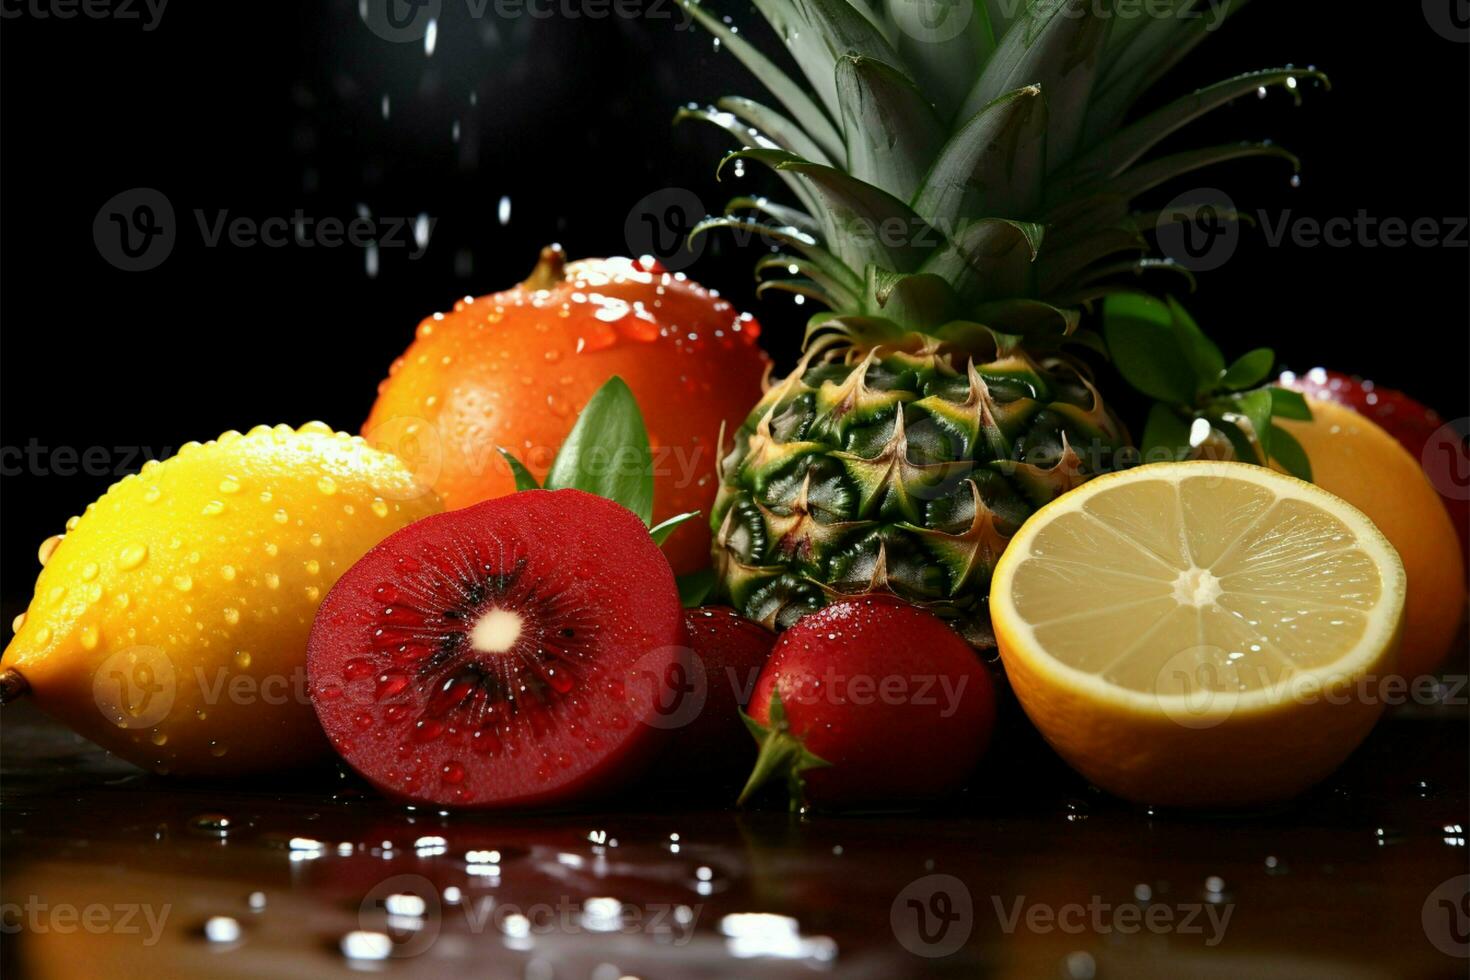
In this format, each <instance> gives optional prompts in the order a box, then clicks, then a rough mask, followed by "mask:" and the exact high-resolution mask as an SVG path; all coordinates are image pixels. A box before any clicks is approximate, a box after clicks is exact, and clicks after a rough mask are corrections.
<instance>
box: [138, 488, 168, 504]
mask: <svg viewBox="0 0 1470 980" xmlns="http://www.w3.org/2000/svg"><path fill="white" fill-rule="evenodd" d="M162 496H163V491H162V490H160V489H158V487H156V486H153V487H149V488H148V489H147V490H144V491H143V502H144V503H148V504H156V503H158V499H159V498H160V497H162Z"/></svg>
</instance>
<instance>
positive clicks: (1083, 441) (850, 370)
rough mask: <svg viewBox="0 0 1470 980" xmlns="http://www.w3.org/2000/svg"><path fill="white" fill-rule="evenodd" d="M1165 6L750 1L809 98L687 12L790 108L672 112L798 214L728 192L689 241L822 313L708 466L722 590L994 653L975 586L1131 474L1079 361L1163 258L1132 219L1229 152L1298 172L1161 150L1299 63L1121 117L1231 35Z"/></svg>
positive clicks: (1096, 0)
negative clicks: (911, 624) (895, 620)
mask: <svg viewBox="0 0 1470 980" xmlns="http://www.w3.org/2000/svg"><path fill="white" fill-rule="evenodd" d="M1242 2H1243V0H1242ZM1008 3H1009V5H1008ZM1240 5H1241V4H1240V3H1237V4H1235V5H1233V6H1232V7H1230V8H1229V10H1230V11H1231V12H1233V11H1234V10H1235V9H1238V7H1239V6H1240ZM1166 6H1167V7H1168V8H1169V10H1170V12H1171V14H1172V15H1171V16H1169V17H1158V16H1153V17H1148V16H1144V15H1143V13H1142V8H1138V7H1136V6H1135V7H1133V8H1132V10H1133V14H1134V16H1133V17H1132V18H1131V19H1129V18H1127V17H1120V16H1117V15H1116V14H1117V12H1116V11H1115V9H1114V6H1113V3H1112V2H1111V0H1033V2H1031V3H1029V4H1024V3H1023V0H973V2H972V0H871V2H868V0H755V7H756V8H757V9H758V10H759V11H760V13H761V14H762V15H763V16H764V17H765V19H766V20H767V21H768V22H769V23H770V25H771V27H772V28H773V29H774V30H775V32H776V33H777V34H778V35H779V36H780V37H781V38H783V39H784V40H785V42H786V46H787V50H788V52H789V54H790V56H791V60H792V61H794V63H795V65H796V66H797V68H799V70H800V71H801V73H802V74H803V75H804V76H805V78H806V85H805V86H803V85H801V84H799V83H798V82H796V81H795V80H793V79H792V78H791V77H789V76H788V75H787V74H785V73H783V72H782V71H781V70H780V69H779V68H778V67H776V65H775V64H774V63H773V62H772V61H770V60H769V59H767V58H766V57H765V56H764V55H763V54H761V53H760V51H759V50H758V49H757V48H756V47H755V46H754V45H753V44H752V43H751V42H749V41H748V40H747V39H746V38H745V36H744V35H743V34H742V33H740V32H739V30H738V29H737V28H735V27H733V26H731V25H730V24H729V22H728V19H727V18H721V17H718V16H716V15H714V14H712V13H711V12H710V11H709V10H707V9H706V8H704V7H702V6H699V5H697V4H692V3H691V4H689V6H688V9H689V10H690V13H691V14H692V15H693V17H694V18H695V19H697V20H698V22H699V23H700V24H702V25H703V27H705V28H706V29H707V30H709V31H710V32H712V33H713V34H714V35H715V37H716V38H718V39H719V41H720V43H721V44H723V45H724V47H725V48H726V50H728V51H729V52H730V53H731V54H733V55H734V56H735V57H736V58H738V59H739V60H740V61H741V62H742V63H743V64H744V65H745V66H746V67H747V68H748V69H750V70H751V71H752V72H753V73H754V74H755V75H756V76H757V77H758V78H759V80H760V81H761V82H763V83H764V85H765V87H766V88H767V89H768V90H769V91H770V92H771V94H772V95H774V96H775V98H776V100H777V101H778V102H779V103H780V104H781V106H782V109H780V110H778V109H774V108H771V107H768V106H766V105H763V104H760V103H758V102H755V101H752V100H749V99H745V98H734V97H731V98H725V99H722V100H720V101H719V102H717V103H716V104H715V105H713V106H706V107H700V106H695V105H691V106H689V107H687V108H685V109H684V110H682V111H681V112H680V118H684V119H697V120H702V121H705V122H709V123H713V124H715V125H717V126H719V127H721V128H723V129H725V130H726V131H727V132H729V133H730V135H732V136H733V137H734V138H735V140H736V142H737V144H738V146H739V148H738V149H736V150H734V151H733V152H731V153H730V154H728V155H727V156H726V157H725V159H724V161H722V162H721V165H720V166H721V169H723V168H725V167H726V166H728V165H731V164H734V165H736V166H737V167H743V166H744V163H743V162H744V161H750V162H753V163H758V164H762V165H764V166H766V167H769V168H771V169H772V170H773V171H774V172H775V173H776V175H777V176H778V177H779V178H780V179H781V180H782V181H783V182H784V183H785V185H786V187H787V188H788V190H789V191H790V193H791V195H792V197H793V198H795V201H796V204H797V205H798V206H790V205H787V204H780V203H776V202H774V201H771V200H769V199H767V198H764V197H738V198H736V199H734V200H732V201H731V202H730V203H729V205H728V207H727V208H726V211H725V213H724V215H722V216H719V217H712V218H709V219H707V220H706V221H704V222H702V223H701V224H700V225H699V227H698V228H697V229H696V231H697V232H700V233H702V232H705V231H708V230H710V229H715V228H726V229H734V230H735V231H736V232H738V233H740V234H742V235H745V236H751V237H759V239H760V240H762V241H763V242H766V243H768V244H769V243H775V247H773V248H772V250H771V252H770V254H767V255H765V256H763V257H762V258H761V259H760V260H759V262H758V263H757V266H756V275H757V277H758V278H760V279H761V280H762V284H761V289H762V290H766V289H779V290H786V291H789V292H793V293H796V294H798V295H799V296H800V297H802V298H803V301H804V300H808V299H809V300H811V301H813V302H815V303H818V304H820V305H821V306H824V307H826V309H825V310H824V311H822V312H820V313H818V314H816V315H815V316H813V317H812V318H811V320H810V322H809V325H808V328H807V338H806V345H805V351H804V355H803V357H802V358H801V360H800V363H799V364H798V365H797V367H796V369H795V370H794V371H793V372H792V373H791V374H790V375H788V376H787V377H786V378H785V379H783V380H780V381H777V382H775V383H774V384H771V385H770V386H769V387H768V389H767V391H766V393H765V396H764V398H762V400H761V401H760V403H759V404H758V405H756V407H755V409H754V410H753V411H752V412H751V413H750V416H749V418H748V419H747V420H746V422H745V423H744V425H742V426H741V428H740V429H739V431H738V432H736V433H734V445H733V449H732V450H731V451H730V452H729V454H728V455H726V456H724V458H723V459H722V460H721V464H720V471H719V477H720V482H721V490H720V494H719V498H718V500H717V503H716V506H715V509H714V513H713V515H712V526H713V527H714V529H715V531H716V535H717V538H716V543H715V546H714V561H715V571H716V576H717V582H716V586H715V590H716V594H717V595H720V596H722V597H723V598H725V599H726V600H728V601H730V602H732V603H733V604H734V605H735V606H736V607H737V608H738V609H739V610H741V612H742V613H744V614H745V615H746V616H748V617H750V618H752V619H756V620H759V621H761V622H764V623H766V624H767V625H770V626H772V627H776V628H780V627H784V626H787V625H790V623H792V622H794V621H795V620H796V619H797V618H799V617H800V616H802V615H804V614H805V613H807V612H808V611H810V610H812V609H815V608H818V607H820V606H822V605H824V604H826V603H827V602H829V601H832V600H834V599H836V598H839V597H846V596H852V595H861V594H866V593H871V592H892V593H895V594H897V595H899V596H901V597H902V598H904V599H906V600H909V601H911V602H914V603H917V604H919V605H921V606H924V607H926V608H929V609H930V610H931V611H933V612H935V613H937V614H939V615H941V616H944V617H945V618H947V619H949V620H950V621H951V622H952V624H953V625H954V626H955V627H956V628H957V629H958V630H959V631H960V632H961V633H962V634H963V635H964V636H965V637H966V638H967V639H968V640H969V641H970V642H971V643H972V644H974V645H975V646H977V647H979V648H987V647H990V646H992V645H993V640H992V638H991V634H990V626H989V616H988V612H987V609H986V593H987V590H988V587H989V582H990V575H991V570H992V568H993V567H994V565H995V562H996V559H997V557H998V556H999V554H1000V552H1001V550H1002V549H1004V548H1005V546H1006V541H1007V539H1008V538H1009V537H1010V535H1011V534H1012V533H1014V531H1015V530H1016V528H1017V527H1019V525H1020V523H1021V522H1022V521H1023V520H1025V518H1026V517H1027V515H1029V514H1030V513H1031V512H1032V511H1033V510H1035V509H1036V508H1037V507H1039V506H1041V505H1043V504H1045V503H1046V502H1047V501H1049V500H1051V499H1052V498H1053V497H1055V496H1057V495H1058V494H1061V493H1063V492H1065V491H1066V490H1068V489H1070V488H1071V487H1074V486H1076V485H1078V484H1079V483H1081V482H1082V481H1084V480H1087V479H1088V478H1089V477H1091V476H1093V475H1095V474H1097V473H1099V472H1102V471H1105V470H1107V469H1109V468H1111V467H1113V466H1114V465H1116V464H1122V463H1126V462H1127V460H1126V457H1123V456H1122V455H1121V453H1120V450H1123V449H1124V448H1125V447H1126V446H1127V445H1128V443H1129V438H1128V435H1127V433H1126V431H1125V430H1124V428H1123V426H1122V425H1121V424H1120V423H1119V422H1118V420H1117V419H1116V418H1115V417H1114V416H1113V414H1112V413H1111V412H1110V411H1109V409H1108V407H1107V406H1106V404H1105V403H1104V401H1103V398H1102V397H1101V395H1100V394H1099V393H1098V391H1097V389H1096V388H1095V387H1094V385H1093V382H1092V379H1091V377H1090V376H1089V373H1088V371H1087V369H1086V367H1085V366H1084V364H1083V363H1082V362H1081V361H1080V360H1079V359H1078V358H1077V356H1076V354H1077V352H1078V351H1079V350H1081V349H1084V348H1087V347H1092V348H1094V349H1098V350H1101V348H1102V344H1101V341H1100V339H1099V338H1098V337H1097V335H1096V334H1095V333H1093V332H1092V331H1090V330H1087V329H1083V328H1082V327H1081V325H1080V319H1081V313H1082V310H1083V308H1085V307H1086V306H1087V305H1088V304H1089V303H1091V302H1092V301H1094V300H1097V299H1099V298H1100V297H1104V296H1106V295H1108V294H1109V293H1110V292H1113V291H1116V290H1118V289H1121V288H1136V287H1123V286H1121V285H1120V284H1119V283H1118V280H1119V278H1120V276H1122V275H1124V274H1135V273H1138V272H1140V271H1143V270H1147V269H1151V268H1173V266H1172V264H1171V263H1170V262H1168V261H1166V260H1159V259H1155V258H1150V257H1149V256H1148V254H1147V251H1148V244H1147V242H1146V240H1145V238H1144V236H1143V230H1144V229H1145V228H1148V227H1150V226H1152V225H1154V224H1156V223H1157V221H1158V216H1156V215H1155V216H1143V215H1139V214H1135V213H1133V211H1132V210H1131V206H1130V202H1131V201H1132V199H1133V198H1134V197H1135V196H1137V195H1139V194H1141V193H1143V192H1145V191H1147V190H1150V189H1152V188H1154V187H1156V186H1158V185H1159V184H1161V183H1163V182H1165V181H1167V180H1169V179H1171V178H1173V177H1176V176H1178V175H1180V174H1184V173H1188V172H1190V171H1193V170H1196V169H1198V168H1200V167H1204V166H1206V165H1209V164H1213V163H1217V162H1220V161H1224V160H1228V159H1233V158H1239V157H1249V156H1270V157H1280V158H1283V159H1286V160H1288V161H1290V162H1291V163H1292V164H1293V166H1294V165H1295V158H1294V157H1292V156H1291V154H1289V153H1287V152H1286V151H1284V150H1282V149H1280V148H1279V147H1276V146H1274V145H1272V144H1270V143H1253V144H1252V143H1248V144H1232V145H1227V146H1217V147H1213V148H1210V149H1195V150H1186V151H1182V152H1177V153H1173V154H1168V155H1162V156H1160V155H1157V154H1151V151H1152V150H1153V149H1154V148H1155V146H1156V145H1157V144H1158V143H1160V142H1161V141H1162V140H1163V139H1165V137H1167V136H1169V135H1171V134H1172V133H1174V132H1175V131H1176V130H1178V129H1180V128H1181V127H1183V126H1184V125H1185V124H1186V123H1188V122H1190V121H1192V120H1194V119H1196V118H1197V117H1199V116H1201V115H1203V114H1205V113H1207V112H1209V111H1210V110H1212V109H1214V108H1216V107H1219V106H1221V105H1224V104H1225V103H1227V102H1229V101H1231V100H1233V99H1235V98H1236V97H1238V96H1241V95H1243V94H1246V93H1250V92H1256V91H1257V90H1259V89H1263V88H1265V87H1266V86H1273V85H1289V86H1291V87H1292V88H1295V87H1296V85H1297V79H1299V78H1300V77H1301V76H1303V75H1307V74H1313V75H1314V74H1315V73H1314V72H1301V71H1295V70H1291V69H1281V70H1273V71H1262V72H1255V73H1251V74H1246V75H1241V76H1239V77H1237V78H1233V79H1230V80H1228V81H1225V82H1221V83H1219V84H1217V85H1214V86H1211V87H1209V88H1205V89H1202V90H1200V91H1197V92H1195V93H1193V94H1191V95H1188V96H1186V97H1184V98H1182V99H1180V100H1179V101H1177V102H1173V103H1171V104H1168V105H1166V106H1165V107H1164V108H1162V109H1160V110H1158V111H1157V112H1154V113H1153V114H1151V115H1148V116H1146V117H1144V118H1142V119H1140V120H1138V121H1134V122H1128V123H1126V124H1125V117H1126V116H1127V114H1128V112H1129V110H1130V108H1131V107H1132V106H1133V104H1134V103H1135V101H1137V99H1138V98H1139V97H1140V96H1141V95H1142V94H1143V93H1144V92H1145V91H1146V90H1147V89H1148V88H1149V87H1150V86H1151V85H1152V84H1153V83H1154V82H1156V81H1157V80H1158V79H1159V78H1160V76H1162V75H1163V74H1165V73H1166V72H1167V71H1168V69H1169V68H1171V67H1172V66H1173V65H1174V64H1175V63H1176V62H1178V61H1179V59H1180V58H1182V57H1183V56H1184V55H1185V54H1186V53H1187V52H1188V51H1189V50H1190V49H1191V48H1192V47H1193V46H1194V45H1195V44H1196V43H1198V42H1199V41H1200V40H1202V39H1203V38H1204V36H1205V34H1206V33H1207V30H1208V28H1209V27H1210V26H1212V25H1213V24H1216V23H1218V18H1217V19H1215V20H1211V19H1210V17H1213V16H1214V14H1213V13H1211V12H1210V11H1204V10H1202V9H1196V8H1203V7H1204V3H1203V0H1200V2H1196V0H1172V2H1168V3H1166ZM1013 7H1023V8H1024V9H1020V10H1019V11H1017V10H1013V9H1012V8H1013ZM1148 9H1154V8H1148ZM1213 9H1214V8H1212V10H1213ZM1205 14H1210V17H1206V16H1204V15H1205ZM950 18H957V19H955V20H951V19H950ZM1185 274H1186V275H1187V273H1185ZM722 452H723V450H722Z"/></svg>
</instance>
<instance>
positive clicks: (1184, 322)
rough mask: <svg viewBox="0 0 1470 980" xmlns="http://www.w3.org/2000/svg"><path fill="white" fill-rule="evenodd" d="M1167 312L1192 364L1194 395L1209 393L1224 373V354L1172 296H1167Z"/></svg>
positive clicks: (1217, 385) (1218, 383)
mask: <svg viewBox="0 0 1470 980" xmlns="http://www.w3.org/2000/svg"><path fill="white" fill-rule="evenodd" d="M1169 312H1170V313H1172V314H1173V315H1174V330H1175V333H1176V334H1177V335H1178V337H1179V345H1180V346H1181V347H1182V348H1183V349H1184V356H1185V357H1187V358H1189V363H1190V364H1192V365H1193V366H1194V376H1195V377H1196V378H1197V379H1198V380H1199V385H1198V388H1197V389H1196V391H1195V395H1196V396H1200V395H1206V394H1209V393H1210V392H1212V391H1214V390H1215V389H1216V388H1217V387H1219V385H1220V376H1221V375H1223V374H1224V373H1225V355H1224V354H1222V353H1220V348H1218V347H1216V346H1215V343H1214V341H1212V340H1210V338H1209V337H1206V336H1205V332H1204V331H1203V330H1201V329H1200V328H1199V324H1197V323H1195V322H1194V317H1192V316H1190V315H1189V311H1188V310H1186V309H1185V308H1184V307H1183V306H1182V305H1180V303H1179V301H1178V300H1176V299H1175V298H1174V297H1172V296H1170V297H1169Z"/></svg>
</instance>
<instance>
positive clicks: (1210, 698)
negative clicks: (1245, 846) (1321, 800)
mask: <svg viewBox="0 0 1470 980" xmlns="http://www.w3.org/2000/svg"><path fill="white" fill-rule="evenodd" d="M1404 596H1405V578H1404V567H1403V563H1402V562H1400V560H1399V556H1398V554H1397V552H1395V551H1394V549H1393V546H1392V545H1390V544H1389V543H1388V540H1387V539H1386V538H1385V537H1384V536H1383V535H1382V534H1381V533H1379V531H1378V529H1377V528H1376V527H1374V526H1373V523H1372V522H1371V521H1369V520H1368V518H1367V517H1365V516H1363V514H1362V513H1361V512H1360V511H1358V510H1357V509H1355V508H1354V507H1352V505H1350V504H1348V503H1346V502H1345V501H1343V500H1340V499H1338V498H1337V497H1334V496H1333V495H1332V494H1330V493H1327V492H1326V491H1325V490H1321V489H1319V488H1317V487H1314V486H1312V485H1311V484H1309V483H1303V482H1302V481H1300V480H1296V479H1293V478H1292V477H1289V476H1285V475H1282V474H1280V473H1276V472H1273V471H1271V470H1267V469H1264V468H1262V467H1259V466H1249V465H1246V464H1243V463H1216V462H1189V463H1160V464H1156V465H1151V466H1142V467H1138V468H1136V469H1132V470H1127V471H1125V472H1121V473H1116V474H1112V475H1109V476H1104V477H1100V478H1098V479H1096V480H1093V481H1091V482H1089V483H1086V484H1084V485H1083V486H1081V487H1079V488H1078V489H1076V490H1073V491H1072V492H1070V493H1068V494H1065V495H1064V496H1062V497H1059V498H1057V499H1056V500H1055V501H1053V502H1052V503H1050V504H1048V505H1047V506H1045V507H1043V508H1042V509H1041V510H1039V511H1037V512H1036V513H1035V514H1034V515H1033V516H1032V517H1031V519H1030V520H1028V521H1027V522H1026V523H1025V525H1024V526H1022V528H1021V529H1020V531H1019V532H1018V533H1017V534H1016V536H1015V537H1014V538H1013V539H1012V540H1011V542H1010V544H1009V546H1008V547H1007V548H1006V551H1005V553H1004V554H1003V555H1002V556H1001V559H1000V562H999V564H998V565H997V566H996V569H995V576H994V579H993V580H992V582H991V588H990V613H991V619H992V622H993V624H994V627H995V634H996V640H997V642H998V643H999V646H1000V654H1001V658H1002V660H1003V661H1004V663H1005V668H1006V674H1007V675H1008V677H1009V678H1010V681H1011V684H1012V686H1013V687H1014V689H1015V692H1016V696H1017V697H1018V698H1019V700H1020V702H1021V705H1022V707H1023V708H1024V709H1025V711H1026V714H1027V715H1028V716H1029V717H1030V718H1031V720H1032V722H1033V723H1034V724H1035V725H1036V727H1037V728H1038V729H1040V731H1041V733H1042V735H1043V736H1045V737H1046V739H1047V741H1048V742H1050V743H1051V745H1052V746H1053V747H1054V748H1055V749H1056V750H1057V752H1058V753H1060V754H1061V756H1062V757H1063V758H1064V759H1066V760H1067V762H1068V763H1069V764H1071V765H1072V767H1073V768H1075V769H1077V770H1078V771H1079V772H1081V773H1082V774H1083V775H1084V776H1086V777H1087V778H1088V779H1090V780H1092V781H1093V782H1094V783H1096V784H1097V785H1098V786H1100V787H1102V788H1103V789H1106V790H1108V791H1110V792H1112V793H1115V794H1117V795H1119V796H1122V797H1125V798H1127V799H1131V800H1136V801H1139V802H1145V803H1157V804H1163V805H1170V806H1231V805H1241V804H1249V803H1258V802H1264V801H1268V800H1277V799H1283V798H1285V797H1288V796H1292V795H1294V794H1296V793H1299V792H1301V791H1302V790H1303V789H1305V788H1307V787H1308V786H1310V785H1312V784H1313V783H1315V782H1317V781H1319V780H1320V779H1322V778H1323V777H1325V776H1326V775H1327V774H1328V773H1330V772H1331V771H1332V770H1333V769H1335V768H1336V767H1337V766H1338V765H1339V764H1341V762H1342V761H1343V760H1344V759H1345V758H1347V756H1348V754H1349V753H1351V752H1352V750H1353V749H1354V748H1355V747H1356V746H1357V745H1358V743H1359V742H1361V741H1362V739H1363V737H1364V736H1365V735H1366V734H1367V733H1368V730H1369V729H1370V728H1372V727H1373V723H1374V721H1375V720H1376V719H1377V718H1378V715H1379V714H1380V712H1381V711H1382V709H1383V703H1384V695H1385V692H1384V691H1382V690H1380V686H1379V684H1380V681H1381V679H1382V678H1383V677H1385V676H1386V675H1388V674H1392V673H1393V669H1394V661H1393V658H1394V653H1395V649H1396V647H1397V644H1398V638H1399V632H1400V624H1401V621H1402V618H1403V608H1404Z"/></svg>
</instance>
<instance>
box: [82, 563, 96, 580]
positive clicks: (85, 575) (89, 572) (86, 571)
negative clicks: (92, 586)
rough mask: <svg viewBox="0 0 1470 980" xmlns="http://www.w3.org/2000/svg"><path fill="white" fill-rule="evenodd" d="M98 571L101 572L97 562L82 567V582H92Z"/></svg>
mask: <svg viewBox="0 0 1470 980" xmlns="http://www.w3.org/2000/svg"><path fill="white" fill-rule="evenodd" d="M98 571H100V569H98V567H97V563H96V562H95V561H89V562H87V563H86V564H85V565H83V566H82V581H83V582H90V581H92V580H93V579H94V578H96V577H97V572H98Z"/></svg>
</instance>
